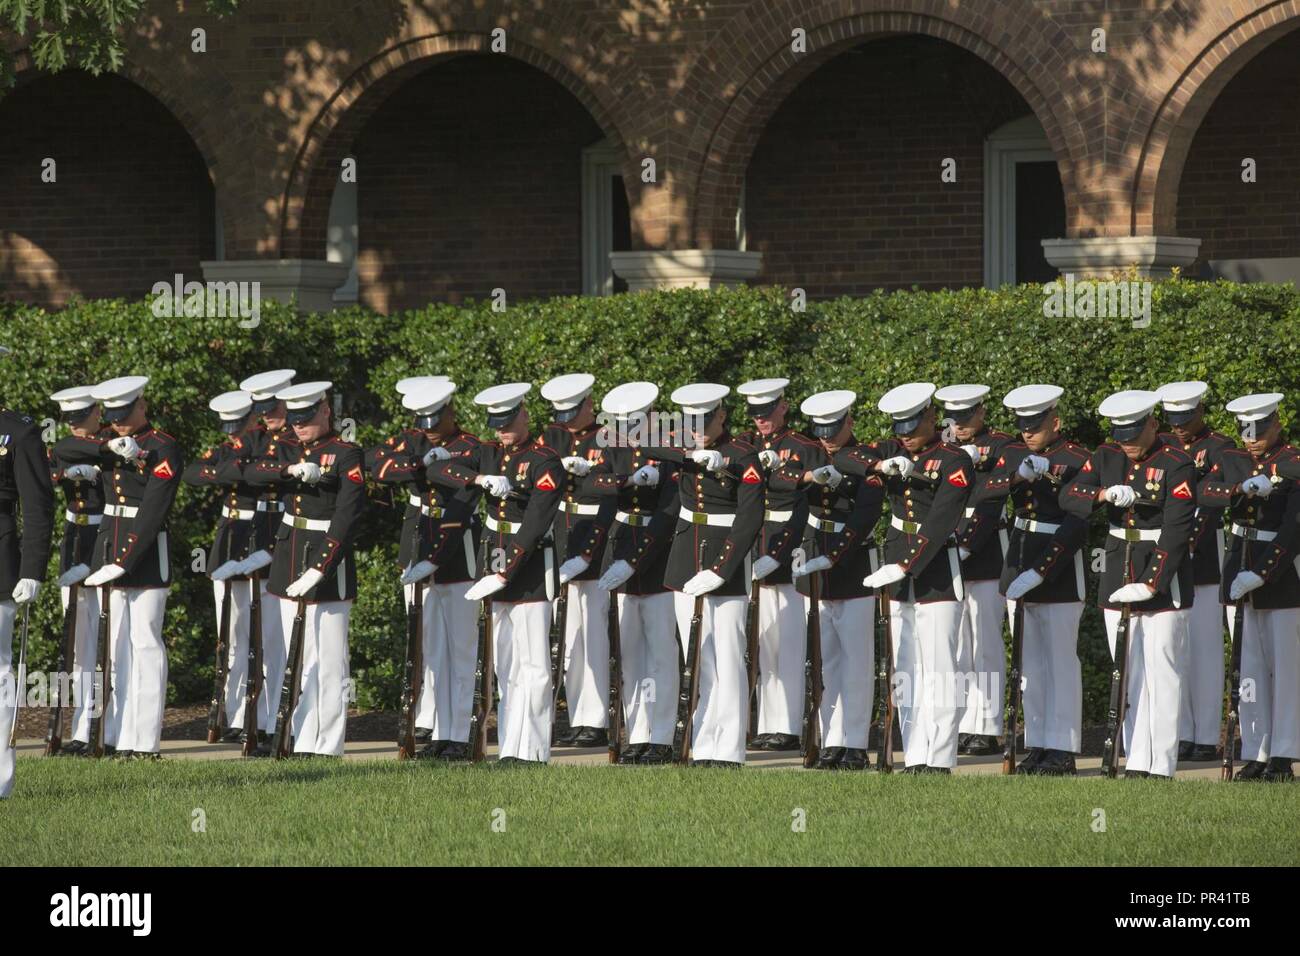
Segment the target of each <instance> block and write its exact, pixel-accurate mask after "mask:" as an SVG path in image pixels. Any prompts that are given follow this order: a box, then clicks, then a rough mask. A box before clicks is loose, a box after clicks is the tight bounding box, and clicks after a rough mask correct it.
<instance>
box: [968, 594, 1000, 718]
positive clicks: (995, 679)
mask: <svg viewBox="0 0 1300 956" xmlns="http://www.w3.org/2000/svg"><path fill="white" fill-rule="evenodd" d="M1005 609H1006V605H1005V603H1004V600H1003V597H1002V595H1001V594H999V593H998V582H997V581H967V582H966V596H965V598H963V600H962V613H961V627H960V628H959V629H958V631H957V670H958V672H959V673H961V674H964V675H966V676H967V686H968V687H969V688H970V689H969V690H968V691H967V693H966V712H965V713H964V714H962V718H961V724H960V726H959V727H958V729H959V730H960V731H961V732H962V733H963V734H983V735H985V736H989V737H997V736H1000V735H1001V733H1002V708H1003V697H1004V696H1005V695H1004V694H1003V688H1004V687H1005V686H1006V678H1005V676H1004V675H1005V673H1006V645H1005V644H1003V643H1002V612H1003V611H1004V610H1005Z"/></svg>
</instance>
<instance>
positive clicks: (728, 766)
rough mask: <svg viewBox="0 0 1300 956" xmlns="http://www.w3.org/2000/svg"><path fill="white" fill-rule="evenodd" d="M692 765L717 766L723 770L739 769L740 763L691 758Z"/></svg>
mask: <svg viewBox="0 0 1300 956" xmlns="http://www.w3.org/2000/svg"><path fill="white" fill-rule="evenodd" d="M691 766H692V767H717V768H719V769H723V770H739V769H740V768H741V766H743V765H742V764H738V763H736V762H735V761H732V760H692V761H691Z"/></svg>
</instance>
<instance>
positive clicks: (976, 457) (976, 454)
mask: <svg viewBox="0 0 1300 956" xmlns="http://www.w3.org/2000/svg"><path fill="white" fill-rule="evenodd" d="M961 450H962V451H964V452H965V453H966V454H967V455H969V456H970V462H971V464H972V465H978V464H979V463H980V462H981V461H983V460H984V456H983V455H981V454H980V450H979V446H978V445H962V446H961Z"/></svg>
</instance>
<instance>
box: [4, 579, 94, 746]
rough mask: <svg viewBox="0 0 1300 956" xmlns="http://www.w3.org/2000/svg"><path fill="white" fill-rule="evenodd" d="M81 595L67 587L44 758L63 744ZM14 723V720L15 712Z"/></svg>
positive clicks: (51, 684) (51, 691)
mask: <svg viewBox="0 0 1300 956" xmlns="http://www.w3.org/2000/svg"><path fill="white" fill-rule="evenodd" d="M80 596H81V585H80V584H74V585H72V586H71V587H69V588H68V608H67V610H66V611H64V612H63V640H62V641H61V642H60V644H59V663H58V666H57V668H56V670H55V672H54V680H53V681H51V683H50V693H51V695H52V696H53V698H54V699H53V700H52V701H51V702H50V703H51V706H50V725H49V727H48V729H47V730H46V731H45V756H47V757H53V756H54V755H55V754H57V753H58V752H59V750H60V749H62V747H63V708H64V695H63V689H64V687H67V688H68V693H69V694H71V693H72V686H71V685H72V681H71V680H70V679H69V675H68V670H69V669H70V667H71V666H72V662H73V658H74V656H75V655H76V641H77V601H78V600H79V599H80ZM85 692H86V688H84V687H83V688H82V693H83V694H84V693H85ZM14 722H15V724H16V723H17V716H16V715H15V719H14Z"/></svg>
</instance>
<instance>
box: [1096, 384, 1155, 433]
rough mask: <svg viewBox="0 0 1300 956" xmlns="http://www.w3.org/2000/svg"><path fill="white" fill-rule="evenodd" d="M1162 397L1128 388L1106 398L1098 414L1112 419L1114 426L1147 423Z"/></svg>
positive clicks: (1138, 389)
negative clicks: (1148, 417)
mask: <svg viewBox="0 0 1300 956" xmlns="http://www.w3.org/2000/svg"><path fill="white" fill-rule="evenodd" d="M1158 401H1160V396H1159V395H1158V394H1156V393H1155V392H1149V391H1146V390H1145V389H1140V388H1128V389H1125V390H1124V391H1122V392H1115V393H1114V394H1113V395H1108V396H1106V398H1105V400H1103V401H1102V403H1101V404H1100V405H1098V406H1097V414H1098V415H1100V416H1101V417H1102V418H1108V419H1110V423H1111V424H1112V425H1133V424H1136V423H1137V422H1142V421H1146V419H1147V416H1148V415H1150V414H1151V411H1152V409H1154V408H1155V407H1156V403H1157V402H1158Z"/></svg>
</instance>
